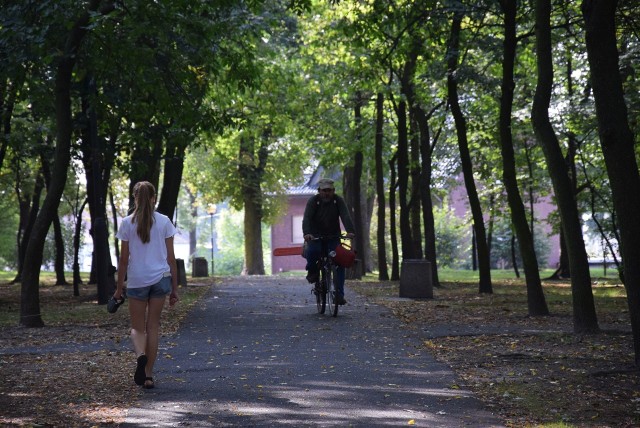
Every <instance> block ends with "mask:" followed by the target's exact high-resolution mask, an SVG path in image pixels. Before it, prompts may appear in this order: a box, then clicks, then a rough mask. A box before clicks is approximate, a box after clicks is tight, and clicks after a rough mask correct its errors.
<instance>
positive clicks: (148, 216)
mask: <svg viewBox="0 0 640 428" xmlns="http://www.w3.org/2000/svg"><path fill="white" fill-rule="evenodd" d="M155 196H156V189H155V188H154V187H153V184H151V183H149V182H148V181H139V182H138V183H136V184H135V186H133V198H134V200H135V209H134V210H133V223H135V224H137V228H136V230H137V233H138V236H139V237H140V240H141V241H142V243H143V244H146V243H147V242H149V240H150V236H151V233H150V230H151V226H152V225H153V212H154V211H155Z"/></svg>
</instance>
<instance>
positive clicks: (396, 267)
mask: <svg viewBox="0 0 640 428" xmlns="http://www.w3.org/2000/svg"><path fill="white" fill-rule="evenodd" d="M397 156H398V155H397V153H396V154H395V155H394V156H393V157H392V158H391V160H390V161H389V175H390V178H389V213H390V214H389V234H390V237H391V281H397V280H399V279H400V256H399V254H398V232H397V230H398V228H397V225H396V212H397V208H396V188H397V187H398V183H397V180H396V161H397Z"/></svg>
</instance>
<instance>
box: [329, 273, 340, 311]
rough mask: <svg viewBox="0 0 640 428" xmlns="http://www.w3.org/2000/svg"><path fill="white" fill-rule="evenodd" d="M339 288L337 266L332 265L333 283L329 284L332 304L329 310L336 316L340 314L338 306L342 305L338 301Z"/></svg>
mask: <svg viewBox="0 0 640 428" xmlns="http://www.w3.org/2000/svg"><path fill="white" fill-rule="evenodd" d="M337 292H338V289H337V288H336V267H335V266H332V267H331V284H330V286H329V296H330V297H329V299H330V300H331V304H330V306H329V312H330V313H331V315H333V316H334V317H337V316H338V308H339V307H340V306H339V305H338V303H337V301H338V299H337V294H336V293H337Z"/></svg>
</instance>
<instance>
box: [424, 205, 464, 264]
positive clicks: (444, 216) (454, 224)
mask: <svg viewBox="0 0 640 428" xmlns="http://www.w3.org/2000/svg"><path fill="white" fill-rule="evenodd" d="M433 217H434V223H435V231H436V253H437V255H438V267H443V268H444V267H451V268H457V267H462V266H465V265H467V264H468V263H469V260H468V259H469V254H470V245H471V243H470V230H471V228H470V226H469V221H468V220H465V219H461V218H458V217H457V216H456V215H455V212H454V210H453V208H450V207H449V206H448V205H446V204H445V205H443V206H442V207H434V210H433Z"/></svg>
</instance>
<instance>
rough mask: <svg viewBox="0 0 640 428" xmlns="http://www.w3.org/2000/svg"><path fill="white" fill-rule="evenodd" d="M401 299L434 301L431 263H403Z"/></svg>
mask: <svg viewBox="0 0 640 428" xmlns="http://www.w3.org/2000/svg"><path fill="white" fill-rule="evenodd" d="M400 297H411V298H423V299H433V283H432V281H431V262H429V260H422V259H409V260H403V261H402V268H401V271H400Z"/></svg>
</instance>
